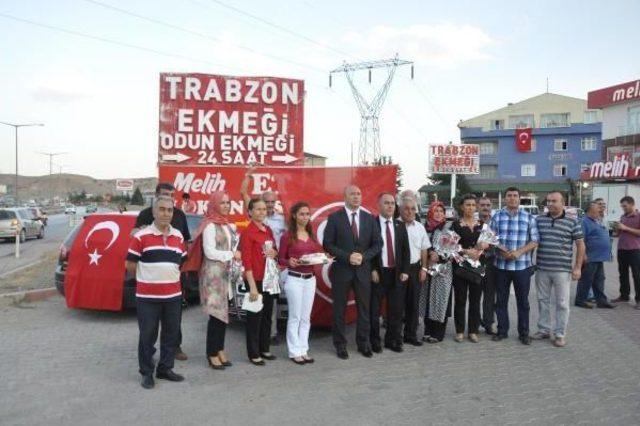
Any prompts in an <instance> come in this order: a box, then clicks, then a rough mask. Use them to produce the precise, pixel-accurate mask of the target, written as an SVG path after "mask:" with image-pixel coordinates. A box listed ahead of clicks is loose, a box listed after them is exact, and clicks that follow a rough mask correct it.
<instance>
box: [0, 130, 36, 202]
mask: <svg viewBox="0 0 640 426" xmlns="http://www.w3.org/2000/svg"><path fill="white" fill-rule="evenodd" d="M0 124H4V125H5V126H11V127H13V128H14V130H15V132H16V183H15V185H16V187H15V191H14V192H15V195H14V196H15V198H16V200H15V203H16V205H17V204H18V129H19V128H20V127H32V126H44V124H42V123H25V124H15V123H6V122H4V121H0Z"/></svg>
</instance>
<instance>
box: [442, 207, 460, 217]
mask: <svg viewBox="0 0 640 426" xmlns="http://www.w3.org/2000/svg"><path fill="white" fill-rule="evenodd" d="M444 216H445V217H446V218H447V220H456V219H457V218H458V212H457V211H456V209H455V208H454V207H445V208H444Z"/></svg>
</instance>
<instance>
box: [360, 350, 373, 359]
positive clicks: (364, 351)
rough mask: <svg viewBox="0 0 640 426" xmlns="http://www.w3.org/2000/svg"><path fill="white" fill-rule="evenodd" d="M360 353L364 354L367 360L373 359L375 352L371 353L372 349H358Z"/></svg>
mask: <svg viewBox="0 0 640 426" xmlns="http://www.w3.org/2000/svg"><path fill="white" fill-rule="evenodd" d="M358 352H360V353H361V354H362V356H363V357H365V358H371V357H372V356H373V352H371V349H369V348H367V349H358Z"/></svg>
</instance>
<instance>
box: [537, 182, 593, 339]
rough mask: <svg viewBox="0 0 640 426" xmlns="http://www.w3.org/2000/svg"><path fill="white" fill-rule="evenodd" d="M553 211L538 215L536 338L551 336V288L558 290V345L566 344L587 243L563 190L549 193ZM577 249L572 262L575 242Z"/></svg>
mask: <svg viewBox="0 0 640 426" xmlns="http://www.w3.org/2000/svg"><path fill="white" fill-rule="evenodd" d="M547 208H548V209H549V213H547V214H546V215H540V216H538V217H537V218H536V222H537V224H538V233H539V234H540V243H539V245H538V253H537V258H536V260H537V262H536V263H537V266H538V271H537V273H536V290H537V292H538V314H539V319H538V332H537V333H535V334H534V335H533V338H534V339H549V338H550V337H551V307H550V301H551V291H553V292H554V294H555V299H556V300H555V302H556V315H555V317H556V318H555V319H556V321H555V328H554V335H555V339H554V340H553V344H554V346H556V347H559V348H561V347H564V346H565V344H566V337H565V335H566V332H567V323H568V321H569V297H570V293H571V280H572V279H573V280H578V279H580V275H581V269H582V262H583V260H584V253H585V246H584V239H583V234H582V227H581V226H580V223H579V222H578V220H577V219H573V218H569V217H567V216H566V215H565V212H564V195H562V193H561V192H560V191H551V192H550V193H549V194H547ZM574 244H575V246H576V248H577V252H576V256H575V263H574V264H573V265H572V264H571V262H572V258H573V246H574Z"/></svg>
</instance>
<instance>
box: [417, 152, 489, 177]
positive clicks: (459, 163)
mask: <svg viewBox="0 0 640 426" xmlns="http://www.w3.org/2000/svg"><path fill="white" fill-rule="evenodd" d="M429 164H430V166H431V173H442V174H460V175H477V174H478V173H480V145H472V144H463V145H451V144H447V145H431V146H429Z"/></svg>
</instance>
